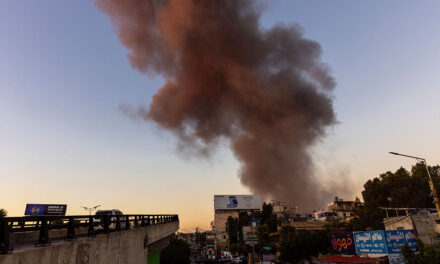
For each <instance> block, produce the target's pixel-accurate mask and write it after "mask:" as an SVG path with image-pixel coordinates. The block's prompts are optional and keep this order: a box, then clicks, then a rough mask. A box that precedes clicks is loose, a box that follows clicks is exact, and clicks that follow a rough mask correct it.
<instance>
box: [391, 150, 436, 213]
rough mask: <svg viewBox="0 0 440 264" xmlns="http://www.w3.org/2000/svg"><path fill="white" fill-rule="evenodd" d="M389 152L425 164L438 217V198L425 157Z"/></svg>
mask: <svg viewBox="0 0 440 264" xmlns="http://www.w3.org/2000/svg"><path fill="white" fill-rule="evenodd" d="M390 154H393V155H397V156H403V157H407V158H412V159H416V160H417V161H420V162H422V163H423V164H425V168H426V172H427V173H428V179H429V181H428V182H429V188H431V193H432V196H433V198H434V204H435V208H437V214H438V216H439V217H440V202H439V199H438V195H437V191H436V190H435V187H434V183H433V182H432V178H431V173H429V169H428V165H427V164H426V159H425V158H419V157H415V156H410V155H406V154H400V153H396V152H390Z"/></svg>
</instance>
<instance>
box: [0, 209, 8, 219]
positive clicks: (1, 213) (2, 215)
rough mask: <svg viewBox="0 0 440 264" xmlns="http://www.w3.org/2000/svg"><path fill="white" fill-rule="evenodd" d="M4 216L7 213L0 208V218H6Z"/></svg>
mask: <svg viewBox="0 0 440 264" xmlns="http://www.w3.org/2000/svg"><path fill="white" fill-rule="evenodd" d="M6 215H8V211H6V210H5V209H2V208H0V218H1V217H6Z"/></svg>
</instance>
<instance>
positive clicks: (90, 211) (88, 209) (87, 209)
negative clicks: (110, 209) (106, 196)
mask: <svg viewBox="0 0 440 264" xmlns="http://www.w3.org/2000/svg"><path fill="white" fill-rule="evenodd" d="M100 206H101V205H97V206H93V207H86V206H81V207H82V208H83V209H84V210H86V211H89V215H91V214H92V211H94V210H96V208H98V207H100Z"/></svg>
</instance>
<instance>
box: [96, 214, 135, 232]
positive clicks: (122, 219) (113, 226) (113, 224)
mask: <svg viewBox="0 0 440 264" xmlns="http://www.w3.org/2000/svg"><path fill="white" fill-rule="evenodd" d="M104 215H109V216H111V217H110V218H109V226H108V228H109V229H110V230H115V229H116V224H117V217H116V216H118V215H119V216H120V217H119V222H120V225H121V229H124V228H125V226H126V224H127V223H126V221H125V217H124V216H123V215H124V214H123V213H122V212H121V211H120V210H118V209H111V210H98V211H96V213H95V216H104ZM94 221H95V223H98V225H100V226H101V227H102V228H104V218H103V217H100V218H95V219H94Z"/></svg>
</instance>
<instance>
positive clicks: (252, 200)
mask: <svg viewBox="0 0 440 264" xmlns="http://www.w3.org/2000/svg"><path fill="white" fill-rule="evenodd" d="M260 208H261V200H260V195H214V209H215V210H259V209H260Z"/></svg>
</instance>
